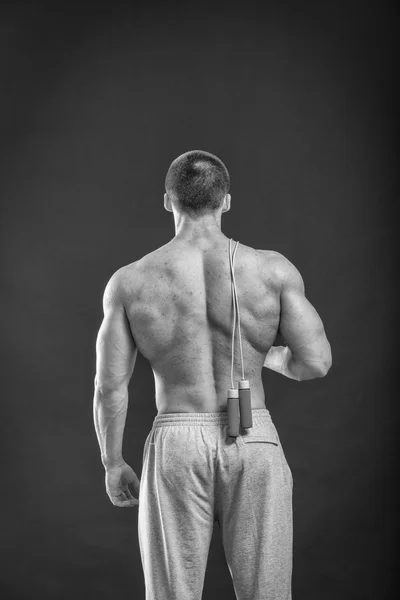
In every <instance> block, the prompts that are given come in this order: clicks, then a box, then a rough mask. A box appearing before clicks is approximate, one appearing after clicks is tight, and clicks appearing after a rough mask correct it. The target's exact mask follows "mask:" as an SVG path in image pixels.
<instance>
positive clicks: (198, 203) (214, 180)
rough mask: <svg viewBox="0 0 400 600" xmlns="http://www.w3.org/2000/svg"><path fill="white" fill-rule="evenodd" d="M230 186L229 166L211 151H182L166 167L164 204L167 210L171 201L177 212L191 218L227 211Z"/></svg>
mask: <svg viewBox="0 0 400 600" xmlns="http://www.w3.org/2000/svg"><path fill="white" fill-rule="evenodd" d="M229 186H230V179H229V173H228V170H227V168H226V167H225V165H224V163H223V162H222V161H221V160H220V159H219V158H217V157H216V156H214V154H210V153H209V152H204V151H203V150H191V151H190V152H185V154H181V156H178V158H176V159H175V160H174V161H173V162H172V164H171V166H170V167H169V169H168V173H167V176H166V178H165V190H166V194H165V196H164V204H165V208H166V209H167V210H170V208H169V206H170V204H169V203H172V205H173V207H174V209H175V210H176V211H177V212H178V213H179V214H181V215H187V216H189V217H191V218H193V219H196V218H201V217H203V216H205V215H210V214H211V215H213V214H215V215H216V214H217V213H218V212H226V211H227V210H229V208H230V195H229V194H228V191H229ZM168 200H169V203H168ZM171 208H172V207H171Z"/></svg>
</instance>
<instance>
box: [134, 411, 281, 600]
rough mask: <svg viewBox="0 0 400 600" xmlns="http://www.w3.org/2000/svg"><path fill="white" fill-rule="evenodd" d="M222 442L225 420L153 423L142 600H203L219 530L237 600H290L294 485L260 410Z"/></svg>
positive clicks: (145, 489) (182, 416)
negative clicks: (216, 527) (247, 424)
mask: <svg viewBox="0 0 400 600" xmlns="http://www.w3.org/2000/svg"><path fill="white" fill-rule="evenodd" d="M252 414H253V427H252V428H251V429H241V434H240V436H239V437H237V438H231V437H228V431H227V430H228V419H227V413H226V412H222V413H220V412H219V413H166V414H161V415H157V416H156V417H155V419H154V423H153V427H152V429H151V431H150V433H149V435H148V436H147V439H146V442H145V446H144V452H143V468H142V474H141V482H140V494H139V510H138V532H139V546H140V553H141V559H142V565H143V573H144V580H145V586H146V600H201V597H202V591H203V585H204V576H205V570H206V566H207V558H208V552H209V547H210V542H211V537H212V533H213V526H214V521H218V523H219V526H220V529H221V536H222V542H223V546H224V550H225V556H226V561H227V564H228V568H229V571H230V574H231V577H232V581H233V586H234V589H235V593H236V598H237V600H291V578H292V488H293V479H292V475H291V471H290V468H289V466H288V464H287V461H286V458H285V455H284V453H283V450H282V446H281V444H280V441H279V437H278V433H277V431H276V429H275V426H274V424H273V423H272V420H271V416H270V414H269V412H268V410H267V409H265V408H263V409H253V411H252Z"/></svg>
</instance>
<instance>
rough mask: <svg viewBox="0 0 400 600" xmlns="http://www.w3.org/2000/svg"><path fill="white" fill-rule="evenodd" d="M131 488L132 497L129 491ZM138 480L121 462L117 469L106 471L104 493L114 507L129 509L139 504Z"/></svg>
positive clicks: (133, 472)
mask: <svg viewBox="0 0 400 600" xmlns="http://www.w3.org/2000/svg"><path fill="white" fill-rule="evenodd" d="M129 484H131V485H132V486H133V490H134V496H132V494H131V491H130V489H129V487H128V486H129ZM139 489H140V480H139V479H138V477H137V475H136V473H135V471H134V470H133V469H131V467H130V466H129V465H128V464H126V462H123V463H122V464H121V465H119V466H118V467H112V468H109V469H106V491H107V494H108V496H109V498H110V500H111V502H112V503H113V504H114V506H119V507H121V508H130V507H131V506H137V505H138V504H139Z"/></svg>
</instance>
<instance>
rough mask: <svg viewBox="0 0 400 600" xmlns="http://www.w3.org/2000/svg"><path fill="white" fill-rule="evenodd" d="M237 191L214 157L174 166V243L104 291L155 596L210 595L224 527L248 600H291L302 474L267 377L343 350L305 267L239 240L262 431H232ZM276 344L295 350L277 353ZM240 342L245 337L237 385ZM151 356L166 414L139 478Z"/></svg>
mask: <svg viewBox="0 0 400 600" xmlns="http://www.w3.org/2000/svg"><path fill="white" fill-rule="evenodd" d="M228 191H229V174H228V171H227V169H226V167H225V165H224V164H223V163H222V162H221V161H220V160H219V159H218V158H217V157H215V156H214V155H211V154H209V153H207V152H202V151H191V152H187V153H185V154H183V155H181V156H180V157H178V158H177V159H176V160H175V161H173V163H172V164H171V166H170V168H169V170H168V173H167V177H166V193H165V195H164V206H165V209H166V210H167V211H170V212H172V213H173V216H174V221H175V230H176V235H175V237H174V238H173V239H172V240H171V241H170V242H168V243H167V244H165V245H164V246H162V247H161V248H159V249H157V250H155V251H154V252H151V253H150V254H148V255H146V256H144V257H143V258H142V259H140V260H138V261H136V262H134V263H132V264H130V265H128V266H125V267H122V268H121V269H119V270H118V271H117V272H116V273H115V274H114V275H113V276H112V277H111V279H110V281H109V282H108V284H107V286H106V290H105V293H104V299H103V308H104V320H103V323H102V325H101V327H100V331H99V334H98V337H97V343H96V352H97V362H96V377H95V394H94V422H95V428H96V433H97V436H98V441H99V445H100V449H101V458H102V462H103V465H104V467H105V471H106V490H107V493H108V495H109V497H110V499H111V502H112V503H113V504H114V505H115V506H121V507H129V506H136V505H138V507H139V508H138V510H139V512H138V532H139V544H140V551H141V559H142V565H143V571H144V579H145V586H146V599H147V600H201V596H202V590H203V582H204V575H205V569H206V564H207V557H208V551H209V545H210V541H211V537H212V531H213V526H214V522H217V523H218V524H219V526H220V528H221V534H222V541H223V545H224V550H225V555H226V559H227V564H228V568H229V571H230V573H231V576H232V580H233V585H234V589H235V593H236V597H237V599H238V600H267V599H268V600H290V599H291V572H292V487H293V479H292V476H291V471H290V468H289V466H288V464H287V461H286V458H285V456H284V453H283V449H282V446H281V444H280V440H279V436H278V433H277V431H276V429H275V426H274V424H273V423H272V420H271V416H270V414H269V411H268V410H267V408H266V406H265V393H264V388H263V382H262V377H261V371H262V367H263V366H266V367H268V368H270V369H273V370H275V371H277V372H280V373H282V374H283V375H285V376H287V377H291V378H293V379H296V380H298V381H303V380H307V379H313V378H318V377H324V376H325V375H326V374H327V372H328V370H329V368H330V366H331V360H332V359H331V350H330V344H329V342H328V340H327V338H326V335H325V331H324V327H323V324H322V321H321V319H320V317H319V315H318V313H317V312H316V310H315V308H313V306H312V305H311V304H310V302H309V301H308V300H307V299H306V297H305V293H304V284H303V280H302V277H301V275H300V273H299V271H298V270H297V269H296V267H295V266H294V265H293V264H292V263H291V262H290V261H289V260H287V259H286V258H285V257H284V256H282V255H281V254H279V253H278V252H274V251H272V250H255V249H253V248H251V247H250V246H246V245H244V244H242V243H240V244H239V246H238V249H237V252H236V256H235V262H234V273H235V280H236V288H237V294H238V300H239V308H240V329H241V336H242V351H243V361H244V369H245V378H246V379H248V380H249V382H250V389H251V408H252V417H253V427H252V428H251V429H246V430H244V429H241V433H240V435H239V436H238V437H230V436H229V435H228V428H227V391H228V389H229V388H231V387H232V383H231V358H232V357H231V352H232V324H233V310H234V309H233V302H232V291H231V272H230V262H229V247H230V244H229V238H228V237H226V236H225V235H224V234H223V233H222V231H221V215H222V213H224V212H226V211H228V210H229V209H230V205H231V196H230V194H229V193H228ZM233 247H234V244H233V245H232V249H233ZM237 326H238V325H237V322H236V328H237ZM277 339H281V340H282V339H283V340H284V342H285V343H286V346H273V344H274V342H276V340H277ZM238 346H239V343H238V335H237V332H236V336H235V358H234V377H233V379H234V382H236V384H237V382H238V380H239V379H240V378H241V376H242V371H241V362H240V355H239V350H238ZM138 350H139V351H140V352H141V354H142V355H143V356H144V357H145V358H146V359H147V360H148V361H149V363H150V365H151V367H152V369H153V373H154V380H155V401H156V407H157V416H156V417H155V419H154V424H153V427H152V429H151V431H150V433H149V435H148V437H147V439H146V442H145V446H144V453H143V466H142V474H141V480H140V481H139V479H138V477H137V475H136V473H135V472H134V471H133V470H132V469H131V467H130V466H128V465H127V464H126V463H125V461H124V460H123V457H122V437H123V430H124V425H125V419H126V412H127V407H128V383H129V381H130V378H131V376H132V372H133V369H134V365H135V361H136V357H137V352H138ZM130 484H131V485H132V487H133V492H134V493H133V494H132V492H131V490H130V489H129V487H128V486H129V485H130Z"/></svg>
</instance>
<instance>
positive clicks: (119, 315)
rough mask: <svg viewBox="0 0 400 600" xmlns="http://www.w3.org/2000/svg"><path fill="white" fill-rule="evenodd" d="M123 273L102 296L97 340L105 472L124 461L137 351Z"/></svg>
mask: <svg viewBox="0 0 400 600" xmlns="http://www.w3.org/2000/svg"><path fill="white" fill-rule="evenodd" d="M121 276H122V272H121V269H120V270H119V271H117V272H116V273H114V275H113V276H112V277H111V279H110V281H109V282H108V284H107V286H106V289H105V291H104V296H103V310H104V319H103V322H102V324H101V327H100V330H99V333H98V336H97V340H96V377H95V381H94V388H95V391H94V400H93V419H94V425H95V429H96V434H97V439H98V442H99V446H100V451H101V460H102V462H103V465H104V467H105V468H106V469H108V468H112V467H117V466H119V465H120V464H122V463H123V462H124V460H123V458H122V439H123V434H124V428H125V421H126V413H127V410H128V384H129V381H130V378H131V377H132V373H133V369H134V367H135V363H136V358H137V347H136V344H135V341H134V339H133V336H132V333H131V330H130V326H129V322H128V319H127V317H126V314H125V309H124V305H123V302H122V284H121Z"/></svg>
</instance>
